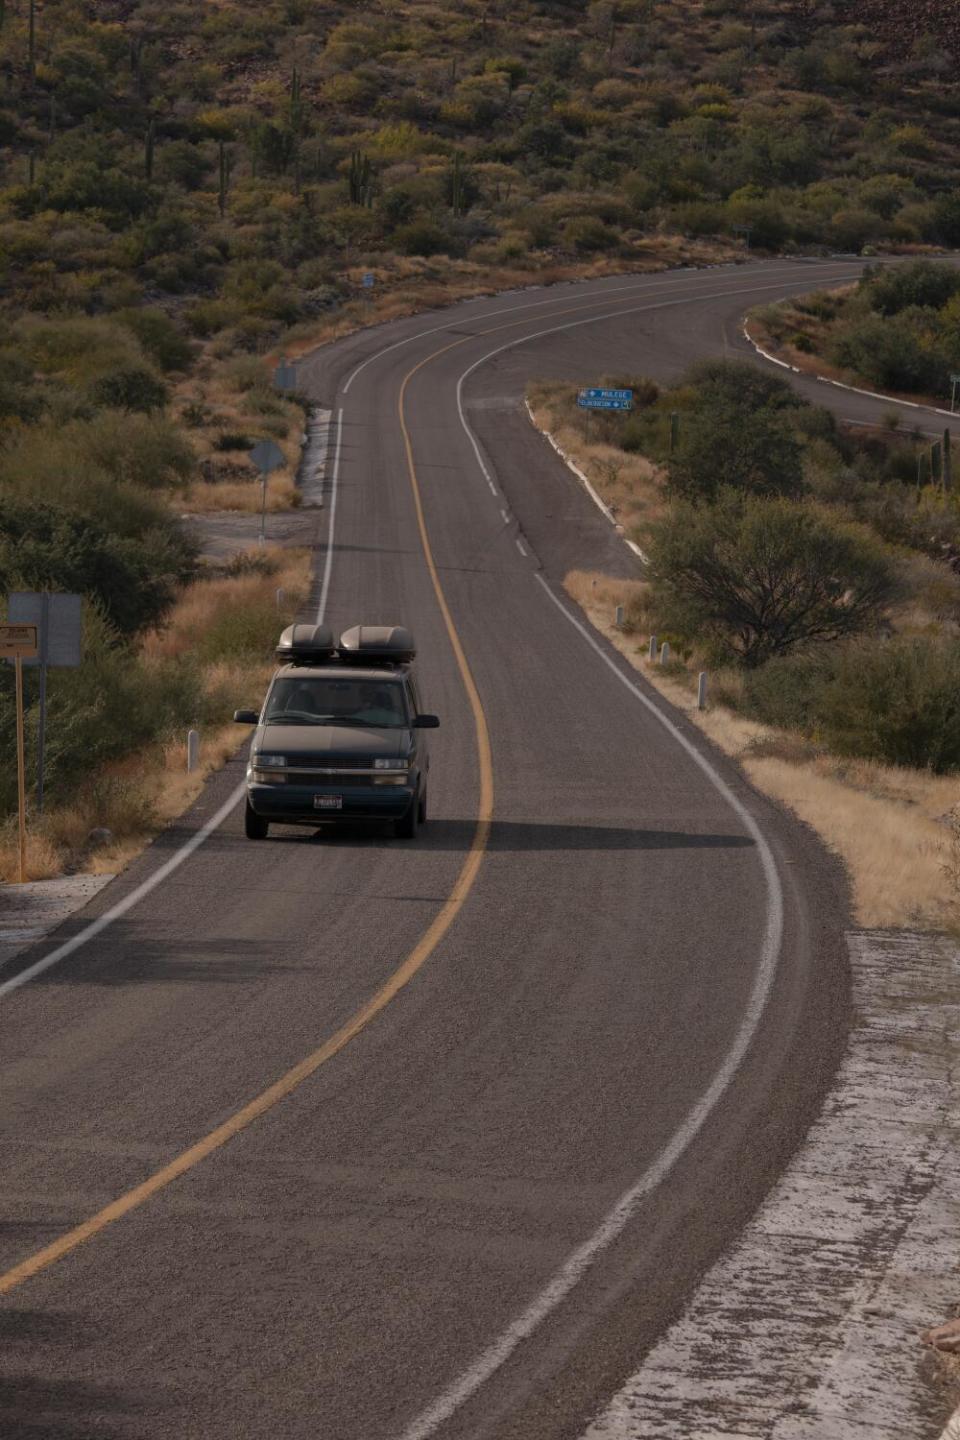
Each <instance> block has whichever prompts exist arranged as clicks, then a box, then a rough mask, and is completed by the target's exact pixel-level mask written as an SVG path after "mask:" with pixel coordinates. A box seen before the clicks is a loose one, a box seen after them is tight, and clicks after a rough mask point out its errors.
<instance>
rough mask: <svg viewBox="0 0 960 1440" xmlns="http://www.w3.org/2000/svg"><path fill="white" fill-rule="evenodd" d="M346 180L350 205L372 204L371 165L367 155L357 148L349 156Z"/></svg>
mask: <svg viewBox="0 0 960 1440" xmlns="http://www.w3.org/2000/svg"><path fill="white" fill-rule="evenodd" d="M348 182H349V186H350V204H351V205H366V206H371V205H372V204H373V166H372V165H371V164H370V157H369V155H364V154H363V153H362V152H361V151H359V150H355V151H354V152H353V154H352V155H351V157H350V172H349V176H348Z"/></svg>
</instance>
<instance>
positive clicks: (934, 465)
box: [930, 440, 943, 485]
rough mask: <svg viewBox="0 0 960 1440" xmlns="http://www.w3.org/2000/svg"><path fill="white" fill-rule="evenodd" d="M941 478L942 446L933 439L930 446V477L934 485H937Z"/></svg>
mask: <svg viewBox="0 0 960 1440" xmlns="http://www.w3.org/2000/svg"><path fill="white" fill-rule="evenodd" d="M942 478H943V448H942V446H941V444H940V441H939V440H934V442H933V444H932V445H931V446H930V479H931V481H932V482H933V484H934V485H939V484H940V481H941V479H942Z"/></svg>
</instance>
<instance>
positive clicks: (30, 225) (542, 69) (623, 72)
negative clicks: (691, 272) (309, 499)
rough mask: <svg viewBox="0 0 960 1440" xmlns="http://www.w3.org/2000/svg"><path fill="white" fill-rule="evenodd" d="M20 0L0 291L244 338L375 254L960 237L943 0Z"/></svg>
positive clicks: (1, 55) (521, 257)
mask: <svg viewBox="0 0 960 1440" xmlns="http://www.w3.org/2000/svg"><path fill="white" fill-rule="evenodd" d="M33 8H34V7H33V6H32V5H31V4H30V3H29V0H18V3H16V4H13V5H11V4H8V5H7V6H6V7H5V19H4V21H3V25H2V29H0V145H2V146H3V149H2V152H0V156H2V163H0V254H2V263H3V268H2V273H0V284H2V291H0V296H2V300H3V303H5V304H6V305H7V306H10V305H16V306H23V307H26V308H28V309H30V310H38V311H49V310H50V309H52V308H60V309H63V308H66V309H74V310H81V311H87V312H90V311H95V312H102V311H105V310H111V309H113V308H115V307H117V306H118V305H122V306H128V305H130V304H138V303H141V302H142V301H143V300H148V301H150V302H151V303H157V304H160V305H162V306H163V307H164V308H166V309H167V310H168V311H170V312H171V313H175V314H176V315H177V316H178V317H180V319H181V320H182V322H183V324H184V326H185V327H186V329H187V331H188V332H189V333H190V334H192V335H194V336H201V337H206V336H209V335H211V334H215V333H217V332H219V331H223V330H231V331H239V333H238V335H237V339H238V341H239V343H240V344H241V346H242V347H244V348H253V349H256V348H258V347H260V346H262V345H264V344H265V343H267V342H268V340H269V339H270V337H271V336H273V335H275V334H276V333H277V332H278V330H279V329H281V328H282V327H283V326H286V325H290V324H293V323H296V322H298V321H303V320H310V319H311V318H314V317H316V316H317V315H319V314H322V313H324V312H325V311H327V310H329V309H330V308H331V307H333V306H335V305H336V304H337V302H338V300H339V299H341V298H342V296H343V293H344V289H345V286H346V288H347V289H348V290H349V283H348V282H349V279H350V278H352V279H353V280H354V281H355V280H356V278H357V274H356V272H357V267H358V266H362V265H365V264H367V263H374V262H375V261H376V260H377V259H378V258H380V259H382V260H387V261H389V263H390V264H391V265H392V266H393V268H394V269H396V268H397V266H396V261H397V259H398V258H406V259H407V260H408V261H410V262H412V268H413V269H414V270H416V269H417V268H418V267H419V268H423V266H422V262H423V261H424V260H429V259H432V258H433V257H436V256H450V257H453V258H455V259H459V260H460V261H463V262H466V263H467V264H473V265H477V266H481V267H490V266H496V265H511V266H513V265H517V264H521V265H527V266H529V267H531V268H536V267H537V266H538V265H543V264H544V263H546V261H547V260H549V259H556V258H557V257H566V258H572V259H579V260H582V261H587V260H590V259H593V258H596V257H606V258H608V259H609V260H612V261H616V262H618V263H622V261H623V259H625V258H626V259H629V257H630V255H631V254H635V253H636V252H637V251H638V249H639V250H640V251H644V250H646V251H649V250H651V249H656V246H657V244H658V242H659V240H660V237H661V236H663V235H665V234H682V235H686V236H691V237H704V236H706V237H709V236H719V237H725V239H726V240H727V241H728V242H730V241H732V242H734V243H743V241H744V239H745V238H746V235H747V232H748V231H749V240H750V244H751V246H752V247H755V248H763V247H767V248H779V247H783V246H786V247H795V246H799V247H808V246H813V247H816V246H831V247H837V246H839V247H841V248H844V249H859V248H861V246H863V245H864V244H870V245H874V246H877V245H883V244H886V243H893V244H899V245H917V244H933V245H938V244H939V245H952V244H957V243H960V199H958V195H957V191H956V188H955V175H956V168H957V159H958V154H960V96H958V92H957V88H956V86H955V85H954V84H952V83H951V74H950V71H951V65H950V62H949V60H948V58H947V56H946V55H945V53H944V48H943V47H944V45H945V44H947V43H948V42H949V40H950V38H951V36H954V35H955V30H956V19H955V14H954V16H951V15H950V14H949V13H948V12H949V11H950V10H954V11H955V7H954V6H952V4H950V5H948V3H947V0H917V4H916V5H914V6H912V7H911V16H912V19H911V21H910V23H909V25H908V26H907V27H906V32H905V33H906V35H907V37H908V39H909V42H910V43H909V45H908V46H907V47H906V48H905V47H904V45H903V38H904V31H903V28H902V27H901V31H900V35H899V41H900V43H899V44H898V47H897V52H896V54H891V53H890V51H889V49H888V47H886V46H885V45H884V43H883V41H882V39H881V38H880V37H879V35H878V31H880V32H883V33H886V30H885V29H884V27H885V26H886V25H887V22H888V21H891V22H892V20H893V19H894V18H895V12H897V13H898V14H899V13H901V12H902V8H903V7H901V6H894V5H893V4H891V3H887V0H857V3H856V4H854V3H853V0H851V3H849V4H844V3H842V0H841V3H838V4H837V5H836V6H834V7H832V8H830V9H828V10H824V9H820V10H811V7H810V5H809V4H807V3H806V0H797V3H792V0H779V3H776V0H768V3H762V0H761V3H758V4H751V3H748V0H705V3H702V4H697V3H693V0H669V3H667V0H616V3H614V0H598V3H593V4H586V3H584V0H554V3H546V0H544V3H534V0H525V3H524V0H519V3H510V4H508V3H506V0H490V3H487V0H482V3H481V0H465V3H463V4H461V5H457V6H453V5H449V4H445V3H440V0H419V3H418V0H412V3H399V0H384V3H382V4H380V5H366V4H362V3H359V4H351V5H345V4H336V3H330V0H285V3H277V0H274V3H266V4H261V3H253V0H233V3H229V4H228V3H222V4H209V5H204V6H197V5H195V4H192V3H191V4H184V3H179V4H178V3H173V4H167V3H163V4H161V3H159V0H142V3H136V0H96V3H93V0H91V3H86V4H85V3H82V0H46V3H45V4H42V5H41V4H37V5H36V7H35V16H34V23H33V41H32V42H31V39H30V34H31V26H30V19H29V17H30V12H31V10H33ZM825 16H833V17H834V18H833V19H832V20H831V19H825V18H824V17H825ZM854 19H856V20H857V21H859V22H860V23H858V24H853V23H842V22H848V21H853V20H854ZM927 27H929V28H927ZM400 268H403V267H402V266H401V267H400ZM410 268H411V265H408V266H407V269H408V270H409V269H410ZM385 278H386V277H385Z"/></svg>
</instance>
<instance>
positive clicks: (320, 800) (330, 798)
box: [313, 795, 343, 810]
mask: <svg viewBox="0 0 960 1440" xmlns="http://www.w3.org/2000/svg"><path fill="white" fill-rule="evenodd" d="M313 808H314V810H342V809H343V796H342V795H314V797H313Z"/></svg>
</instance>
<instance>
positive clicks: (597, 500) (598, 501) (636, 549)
mask: <svg viewBox="0 0 960 1440" xmlns="http://www.w3.org/2000/svg"><path fill="white" fill-rule="evenodd" d="M523 403H524V405H525V406H526V409H527V416H528V418H529V420H530V424H531V425H532V426H533V428H534V430H536V432H537V434H538V435H542V436H543V438H544V439H545V440H547V441H548V442H549V443H550V444H551V445H552V446H553V448H554V450H556V452H557V454H558V455H559V456H560V459H561V460H562V461H563V463H564V465H566V467H567V469H568V470H569V471H570V472H571V473H572V474H573V475H576V477H577V479H578V480H579V481H580V484H581V485H582V486H583V488H584V490H586V492H587V494H588V495H589V496H590V499H591V500H592V501H593V503H594V505H596V506H597V508H598V509H599V510H602V511H603V513H604V515H605V516H606V517H607V519H608V520H609V521H610V524H611V525H612V526H613V528H614V530H616V532H617V534H618V535H619V536H620V539H621V540H622V541H623V543H624V545H627V546H629V548H630V549H631V550H632V551H633V553H634V555H636V556H638V557H639V558H640V559H641V560H642V561H643V563H644V565H649V563H650V561H649V560H648V559H647V556H646V553H645V552H644V551H643V550H641V549H640V546H639V545H637V544H635V542H634V541H633V540H628V538H627V536H626V535H624V533H623V526H622V525H620V524H618V523H617V518H616V516H615V515H614V513H613V511H612V510H611V509H610V506H609V505H608V504H607V503H606V501H605V500H603V498H602V497H601V496H600V495H598V494H597V492H596V490H595V489H594V488H593V485H592V484H591V483H590V481H589V480H588V478H587V476H586V475H585V474H584V472H583V471H582V470H581V469H580V466H579V465H577V464H576V462H575V461H573V460H571V459H570V456H569V455H568V454H567V452H566V450H564V448H563V446H562V445H559V444H558V443H557V441H556V440H555V439H554V438H553V436H552V435H551V434H550V431H549V430H541V428H540V426H539V425H538V424H537V422H536V420H535V418H534V414H533V410H532V409H531V407H530V401H529V400H527V399H526V397H524V401H523Z"/></svg>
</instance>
